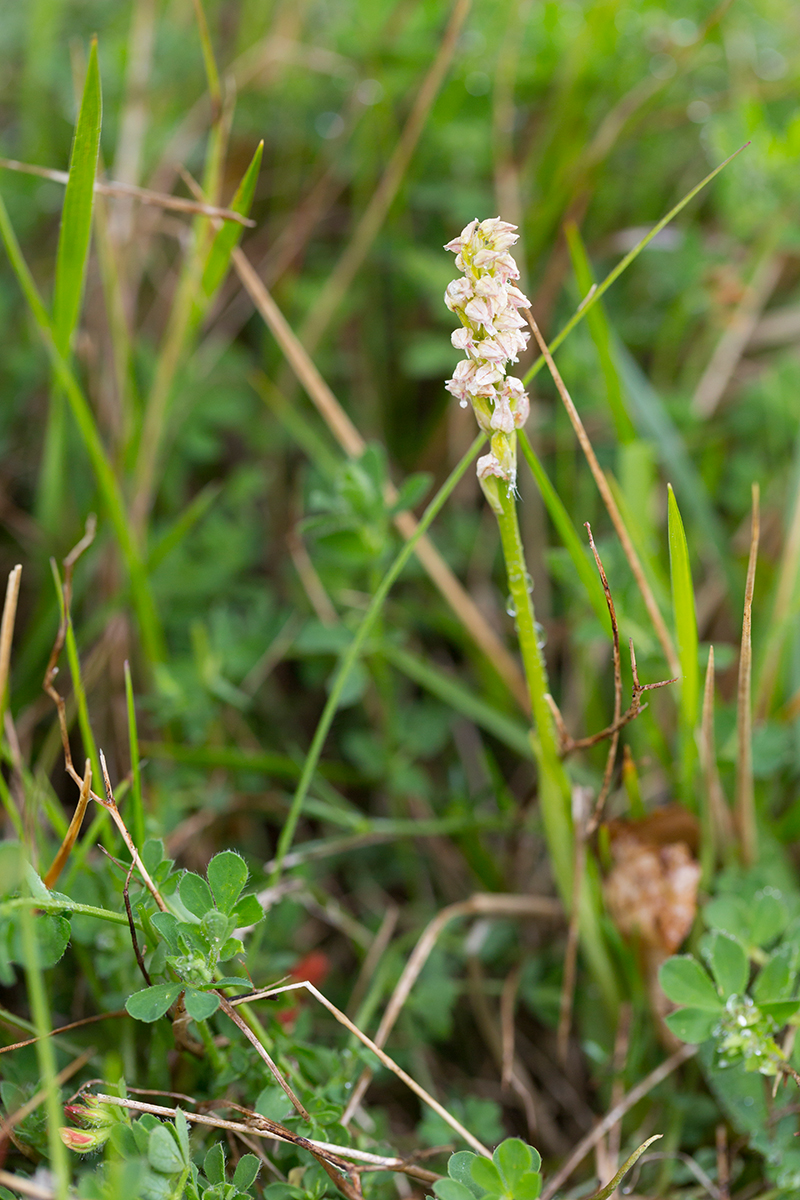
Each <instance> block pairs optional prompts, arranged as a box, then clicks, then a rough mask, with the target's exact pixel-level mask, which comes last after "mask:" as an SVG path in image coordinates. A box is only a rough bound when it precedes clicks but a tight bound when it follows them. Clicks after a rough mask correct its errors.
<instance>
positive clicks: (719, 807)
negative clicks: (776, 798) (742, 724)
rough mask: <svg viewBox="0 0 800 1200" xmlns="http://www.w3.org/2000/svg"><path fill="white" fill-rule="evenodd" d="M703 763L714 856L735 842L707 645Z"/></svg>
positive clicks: (710, 651) (711, 653)
mask: <svg viewBox="0 0 800 1200" xmlns="http://www.w3.org/2000/svg"><path fill="white" fill-rule="evenodd" d="M700 766H701V768H702V770H703V782H704V786H705V789H706V803H707V805H708V813H709V820H710V824H711V833H712V838H713V844H714V855H715V858H716V857H717V855H718V854H720V853H721V854H722V855H723V856H724V855H725V853H726V851H727V850H728V848H729V847H730V846H731V845H732V844H733V838H734V833H733V821H732V819H731V810H730V809H729V808H728V802H727V800H726V799H725V793H724V792H723V790H722V782H721V781H720V777H719V771H718V770H717V752H716V746H715V739H714V647H713V646H709V648H708V666H707V667H706V680H705V686H704V688H703V718H702V723H701V726H700Z"/></svg>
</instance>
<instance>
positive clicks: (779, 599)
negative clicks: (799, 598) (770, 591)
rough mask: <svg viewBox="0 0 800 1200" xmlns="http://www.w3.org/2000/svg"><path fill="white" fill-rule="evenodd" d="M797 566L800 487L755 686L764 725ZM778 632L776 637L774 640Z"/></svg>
mask: <svg viewBox="0 0 800 1200" xmlns="http://www.w3.org/2000/svg"><path fill="white" fill-rule="evenodd" d="M799 566H800V485H798V488H797V493H796V495H795V498H794V505H793V507H792V516H791V520H790V522H789V529H788V531H787V534H786V541H785V543H784V546H783V551H782V553H781V561H780V567H779V569H778V583H777V586H776V588H775V603H774V605H773V609H772V613H771V614H770V621H769V629H770V633H772V634H773V636H772V637H770V638H769V640H768V642H767V649H766V653H765V655H764V660H763V662H762V664H761V672H760V675H759V678H758V683H757V686H756V699H755V705H754V707H755V714H756V720H757V721H764V720H766V718H767V715H768V713H769V708H770V705H771V703H772V697H773V694H774V692H775V685H776V683H777V680H778V673H779V670H780V664H781V656H782V654H783V648H784V646H785V644H786V633H787V632H788V630H787V628H786V627H787V624H788V621H789V616H790V613H791V607H792V598H793V595H794V591H795V587H796V585H797V573H798V567H799ZM775 631H777V633H778V636H774V633H775Z"/></svg>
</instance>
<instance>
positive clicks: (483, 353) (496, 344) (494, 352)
mask: <svg viewBox="0 0 800 1200" xmlns="http://www.w3.org/2000/svg"><path fill="white" fill-rule="evenodd" d="M504 336H507V335H504ZM475 352H476V357H478V356H480V358H483V359H485V360H486V362H491V363H504V362H507V361H508V359H509V357H510V356H509V354H508V353H507V351H506V348H505V347H504V346H501V345H500V340H499V336H498V337H497V338H484V339H483V341H482V342H476V343H475Z"/></svg>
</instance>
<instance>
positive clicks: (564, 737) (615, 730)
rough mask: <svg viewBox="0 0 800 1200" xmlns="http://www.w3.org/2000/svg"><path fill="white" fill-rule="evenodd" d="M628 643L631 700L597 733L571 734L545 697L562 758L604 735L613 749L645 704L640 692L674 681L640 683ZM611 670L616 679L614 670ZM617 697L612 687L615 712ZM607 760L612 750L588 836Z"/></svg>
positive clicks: (597, 815) (601, 800)
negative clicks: (587, 734) (586, 735)
mask: <svg viewBox="0 0 800 1200" xmlns="http://www.w3.org/2000/svg"><path fill="white" fill-rule="evenodd" d="M628 646H629V649H630V655H631V675H632V678H633V685H632V689H631V702H630V705H629V706H628V708H627V709H626V710H625V712H624V713H622V714H621V715H619V716H618V717H616V719H615V720H614V721H613V722H612V724H611V725H607V726H606V728H605V729H601V730H600V731H599V732H598V733H592V734H590V735H589V736H588V737H583V738H573V737H572V736H571V734H570V733H569V730H568V729H567V727H566V725H565V723H564V718H563V717H562V715H561V713H560V711H559V709H558V705H557V704H556V702H555V700H554V699H553V697H552V696H549V695H548V696H547V697H546V699H547V702H548V704H549V705H550V710H551V712H552V714H553V719H554V722H555V726H556V732H557V733H558V738H559V748H560V753H561V756H562V758H565V757H566V756H567V755H568V754H572V753H574V752H575V751H576V750H588V749H590V748H591V747H592V746H596V745H597V744H598V742H602V741H605V739H606V738H609V737H610V738H612V749H614V751H616V745H615V743H614V741H613V739H614V738H615V737H616V736H617V735H618V734H619V731H620V730H621V729H623V728H624V727H625V726H626V725H628V724H630V722H631V721H635V720H636V718H637V717H638V716H639V714H640V713H641V712H643V711H644V709H645V708H646V707H647V706H646V705H645V704H642V696H643V695H644V693H645V692H652V691H655V689H656V688H662V687H666V686H667V685H668V684H670V683H677V679H661V680H659V681H658V683H642V682H641V681H640V679H639V671H638V668H637V666H636V652H635V650H634V648H633V639H632V638H629V639H628ZM614 674H615V683H616V670H615V673H614ZM616 700H617V697H616V689H615V705H614V707H615V714H616V709H617V703H616ZM609 761H610V763H611V769H613V758H612V756H611V754H609V760H607V762H606V771H605V775H604V779H603V787H602V789H601V791H600V795H599V796H598V800H597V804H596V806H595V811H594V813H593V815H592V818H591V820H590V821H589V824H588V827H587V831H586V832H587V836H591V834H593V833H594V831H595V829H596V828H597V826H598V825H599V823H600V819H601V817H602V814H603V804H604V803H605V800H606V797H607V794H608V791H607V789H608V786H609V784H610V781H611V769H610V768H609Z"/></svg>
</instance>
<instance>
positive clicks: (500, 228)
mask: <svg viewBox="0 0 800 1200" xmlns="http://www.w3.org/2000/svg"><path fill="white" fill-rule="evenodd" d="M517 228H518V226H517V225H510V224H509V222H508V221H501V220H500V218H499V217H487V219H486V220H485V221H481V223H480V226H479V229H480V231H481V234H482V235H483V237H484V238H485V239H486V242H487V245H491V246H492V247H493V248H494V249H495V250H508V248H509V247H510V246H513V245H514V243H515V242H518V241H519V234H518V233H515V232H514V231H515V230H516V229H517Z"/></svg>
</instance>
